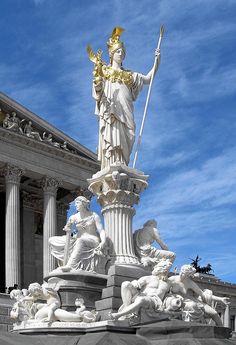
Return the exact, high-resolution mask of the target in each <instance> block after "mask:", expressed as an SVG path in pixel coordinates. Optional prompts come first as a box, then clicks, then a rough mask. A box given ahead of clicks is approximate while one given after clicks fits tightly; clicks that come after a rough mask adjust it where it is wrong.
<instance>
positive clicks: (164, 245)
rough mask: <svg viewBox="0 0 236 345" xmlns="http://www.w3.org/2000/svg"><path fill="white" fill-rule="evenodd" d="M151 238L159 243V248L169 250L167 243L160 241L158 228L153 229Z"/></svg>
mask: <svg viewBox="0 0 236 345" xmlns="http://www.w3.org/2000/svg"><path fill="white" fill-rule="evenodd" d="M153 238H154V240H155V241H156V242H157V243H158V244H159V245H160V247H161V249H163V250H169V248H168V247H167V245H166V244H165V243H164V242H163V241H162V239H161V236H160V232H159V230H158V229H156V228H154V229H153Z"/></svg>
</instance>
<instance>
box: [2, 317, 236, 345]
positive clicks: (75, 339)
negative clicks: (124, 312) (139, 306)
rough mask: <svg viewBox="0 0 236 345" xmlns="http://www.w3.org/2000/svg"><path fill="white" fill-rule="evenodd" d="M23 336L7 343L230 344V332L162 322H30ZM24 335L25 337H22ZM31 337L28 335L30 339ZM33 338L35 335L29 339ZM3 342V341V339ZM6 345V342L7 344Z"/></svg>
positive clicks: (21, 327) (12, 336) (12, 337)
mask: <svg viewBox="0 0 236 345" xmlns="http://www.w3.org/2000/svg"><path fill="white" fill-rule="evenodd" d="M14 331H15V332H18V333H20V334H18V335H16V334H9V335H8V336H7V337H6V335H5V338H4V340H8V342H6V344H9V343H11V344H19V343H22V344H23V343H24V344H31V345H32V344H35V345H36V344H38V343H39V342H40V343H41V342H42V343H43V344H45V345H47V344H50V345H51V344H52V341H53V343H55V344H63V345H64V344H78V343H79V344H81V345H101V344H109V345H118V344H123V345H126V344H127V345H227V344H228V345H230V344H235V343H234V342H233V341H232V340H229V339H228V337H229V329H228V328H224V327H215V326H209V325H201V324H196V323H187V322H184V321H178V320H173V321H161V322H155V323H152V324H148V325H138V326H135V327H132V326H130V325H129V323H128V321H115V322H114V321H100V322H93V323H90V324H88V323H87V324H85V323H76V322H74V323H68V322H67V323H64V322H53V323H51V324H50V325H47V324H46V323H45V322H36V321H33V322H29V323H26V324H23V323H22V324H20V325H18V326H16V327H15V328H14ZM21 334H22V335H21ZM26 335H27V336H26ZM29 335H31V336H29ZM0 340H1V338H0ZM4 344H5V342H4Z"/></svg>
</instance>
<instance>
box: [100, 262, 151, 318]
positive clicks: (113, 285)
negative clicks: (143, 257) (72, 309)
mask: <svg viewBox="0 0 236 345" xmlns="http://www.w3.org/2000/svg"><path fill="white" fill-rule="evenodd" d="M149 274H150V272H147V271H145V269H144V268H141V267H137V266H136V267H135V266H133V267H129V266H126V265H124V266H122V265H113V266H112V267H111V268H110V269H109V271H108V278H107V285H106V287H105V288H104V289H103V290H102V298H101V300H100V301H99V300H98V301H97V302H96V303H95V306H96V310H97V311H98V314H99V316H100V319H101V320H108V319H109V313H111V312H112V313H114V312H117V311H118V309H119V307H120V306H121V304H122V299H121V284H122V283H123V282H124V281H132V280H134V279H139V278H141V277H142V276H147V275H149Z"/></svg>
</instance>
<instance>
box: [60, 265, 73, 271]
mask: <svg viewBox="0 0 236 345" xmlns="http://www.w3.org/2000/svg"><path fill="white" fill-rule="evenodd" d="M60 269H61V270H62V272H69V271H70V270H71V267H70V266H61V267H60Z"/></svg>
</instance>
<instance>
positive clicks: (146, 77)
mask: <svg viewBox="0 0 236 345" xmlns="http://www.w3.org/2000/svg"><path fill="white" fill-rule="evenodd" d="M156 58H157V63H156ZM160 62H161V51H160V49H156V50H155V61H154V65H153V67H152V68H151V70H150V71H149V72H148V74H147V75H144V76H143V82H144V84H150V82H151V78H152V75H153V74H154V76H155V74H156V72H157V69H158V67H159V65H160Z"/></svg>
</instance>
